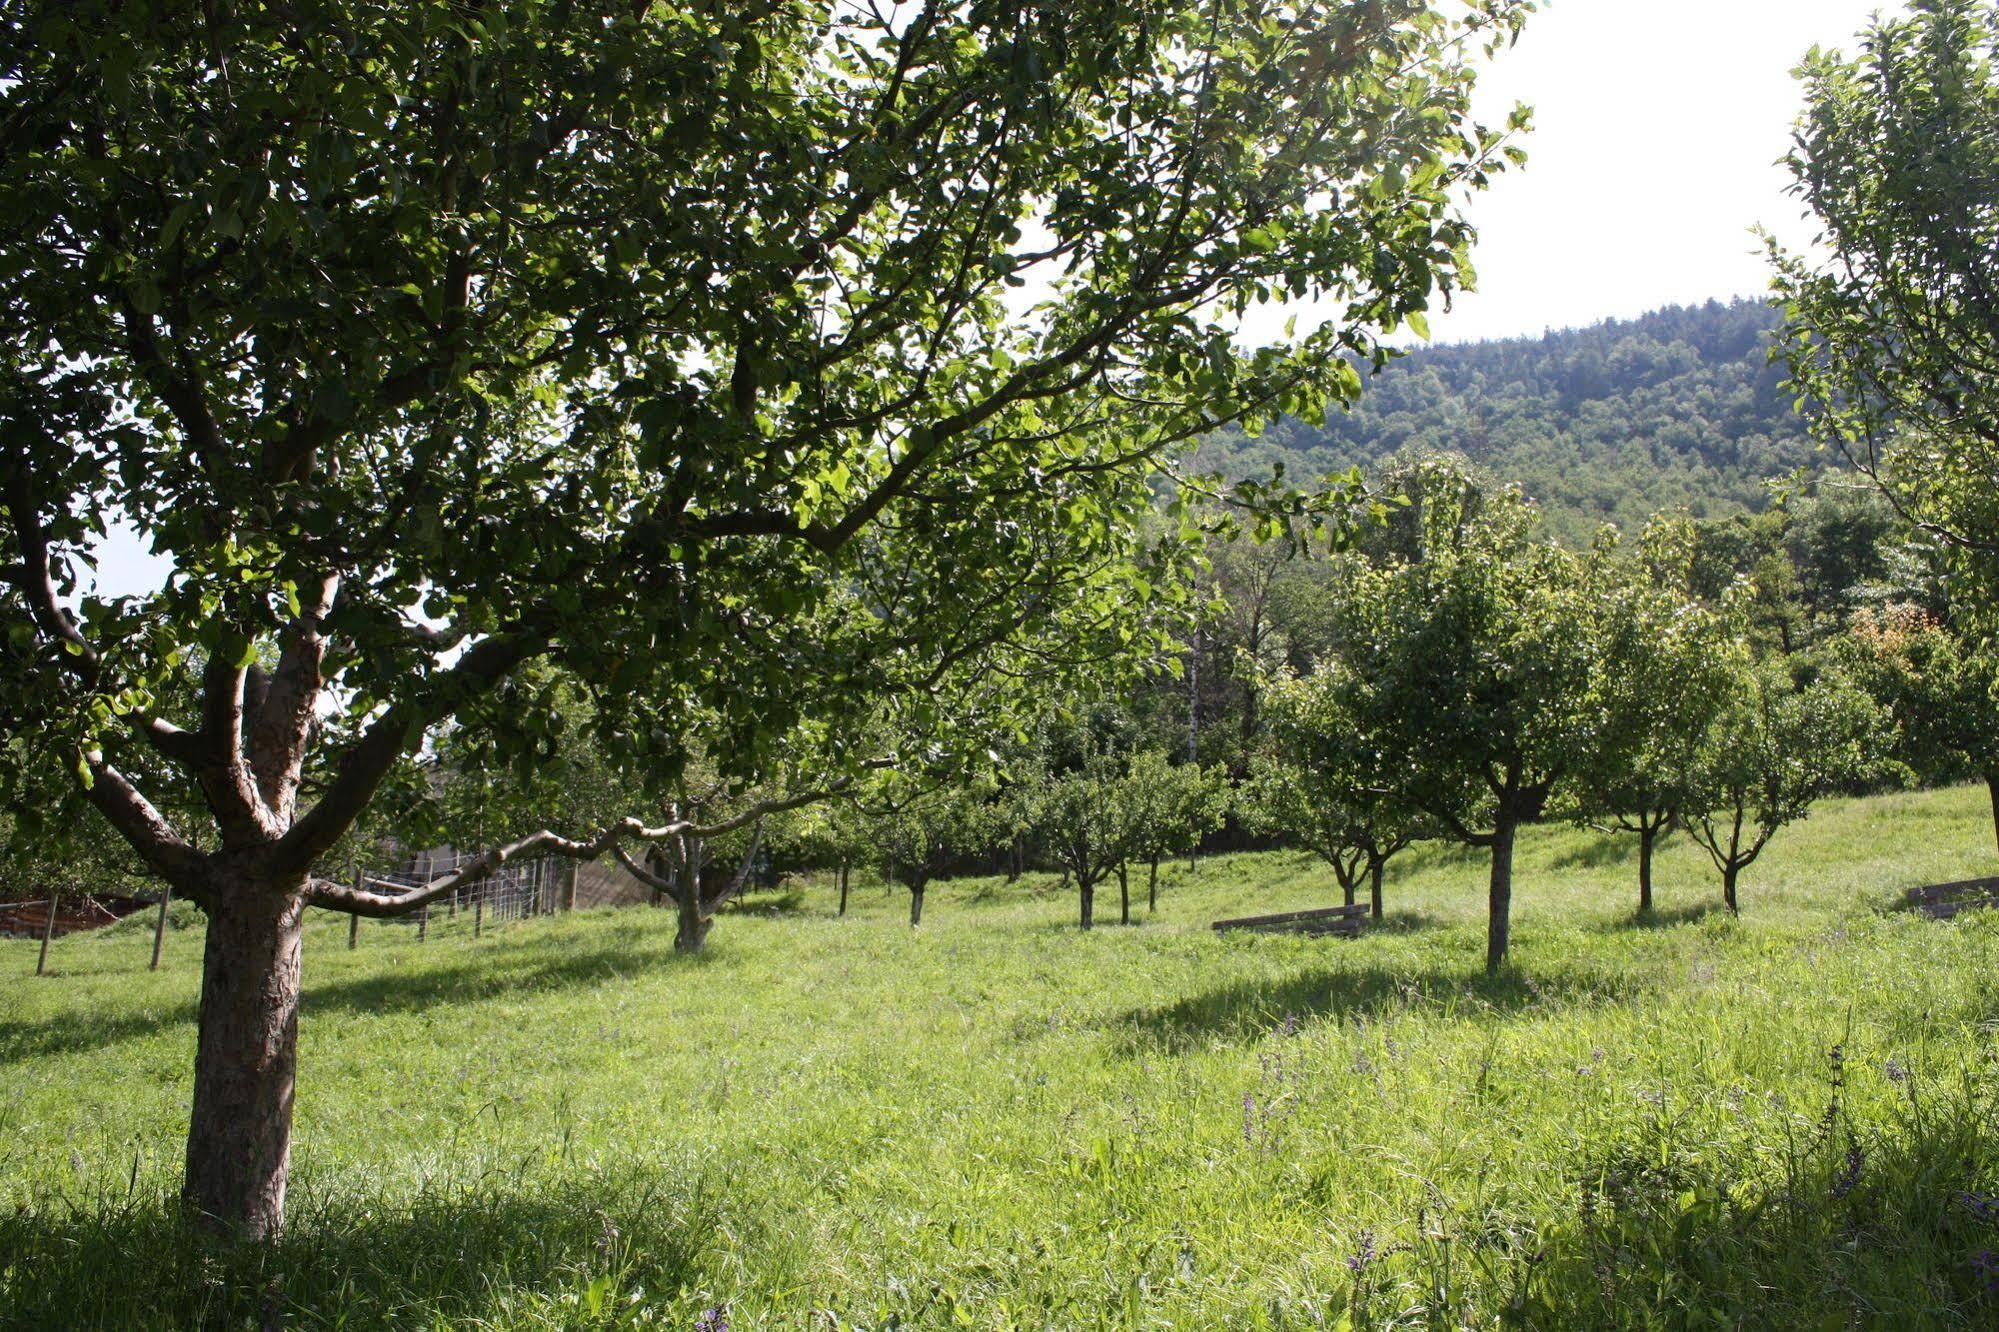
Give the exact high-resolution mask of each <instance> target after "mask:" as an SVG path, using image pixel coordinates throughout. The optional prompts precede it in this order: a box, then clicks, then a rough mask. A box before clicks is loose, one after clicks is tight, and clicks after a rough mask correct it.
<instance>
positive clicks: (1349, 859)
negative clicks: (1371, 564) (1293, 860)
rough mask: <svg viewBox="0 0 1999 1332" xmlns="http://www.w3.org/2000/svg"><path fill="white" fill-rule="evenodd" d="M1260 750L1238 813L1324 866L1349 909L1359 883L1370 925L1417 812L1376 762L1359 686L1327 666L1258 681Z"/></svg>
mask: <svg viewBox="0 0 1999 1332" xmlns="http://www.w3.org/2000/svg"><path fill="white" fill-rule="evenodd" d="M1257 689H1258V693H1259V694H1260V696H1261V697H1262V699H1263V707H1264V745H1263V747H1262V748H1261V749H1260V750H1259V752H1258V754H1257V756H1256V761H1255V764H1254V767H1253V769H1252V771H1251V776H1250V780H1249V782H1248V783H1247V785H1245V787H1244V788H1243V800H1242V808H1243V811H1244V814H1245V816H1246V817H1247V819H1248V822H1249V824H1250V826H1251V827H1252V828H1254V829H1256V830H1258V831H1262V832H1270V833H1288V834H1290V835H1291V836H1294V837H1296V838H1297V839H1298V840H1299V841H1301V842H1303V843H1304V844H1305V845H1306V846H1307V847H1308V848H1309V849H1311V850H1312V851H1313V852H1314V853H1315V854H1317V855H1318V856H1319V858H1320V859H1322V860H1324V861H1325V862H1326V863H1327V864H1328V865H1330V866H1332V869H1333V877H1334V878H1335V879H1337V880H1338V881H1339V885H1340V892H1341V894H1342V896H1343V898H1344V899H1345V903H1346V905H1348V906H1352V905H1353V904H1354V900H1355V897H1356V894H1357V892H1358V889H1359V886H1360V882H1361V880H1362V878H1363V877H1364V878H1366V879H1367V881H1368V900H1369V906H1370V908H1371V910H1372V914H1373V916H1374V919H1376V920H1380V919H1381V916H1382V901H1381V897H1382V877H1383V873H1384V871H1385V869H1386V867H1387V864H1388V861H1389V859H1390V857H1392V856H1394V855H1395V854H1396V853H1397V852H1399V851H1401V850H1402V849H1403V848H1404V847H1406V846H1408V845H1409V844H1410V842H1412V841H1413V840H1415V833H1416V827H1417V823H1416V816H1415V815H1414V813H1413V811H1412V810H1411V809H1410V807H1409V806H1408V804H1407V803H1406V799H1405V797H1404V796H1403V793H1402V792H1401V791H1400V790H1398V789H1397V788H1396V786H1394V785H1391V784H1390V783H1391V782H1392V778H1393V774H1392V773H1390V772H1388V771H1385V770H1384V768H1383V765H1382V763H1381V745H1380V737H1379V735H1378V733H1377V731H1376V729H1375V726H1374V725H1373V723H1374V722H1375V721H1377V720H1378V717H1377V716H1376V714H1375V711H1374V707H1373V705H1372V700H1370V699H1369V698H1368V697H1367V696H1366V690H1365V685H1364V684H1363V682H1362V681H1361V679H1360V677H1359V676H1358V675H1356V674H1355V673H1354V671H1353V669H1352V668H1351V667H1350V666H1348V665H1347V664H1346V663H1344V662H1341V661H1338V660H1333V661H1329V662H1327V663H1326V664H1325V665H1323V666H1321V667H1320V668H1319V669H1318V670H1317V671H1315V672H1314V673H1313V674H1311V675H1309V676H1298V675H1293V674H1289V673H1273V674H1269V675H1265V676H1263V677H1262V678H1261V679H1260V680H1259V681H1258V684H1257Z"/></svg>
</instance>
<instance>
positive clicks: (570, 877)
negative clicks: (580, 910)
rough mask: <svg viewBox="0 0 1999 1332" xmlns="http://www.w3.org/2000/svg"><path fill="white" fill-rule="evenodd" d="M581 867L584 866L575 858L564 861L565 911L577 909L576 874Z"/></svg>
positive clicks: (563, 887) (563, 897) (563, 902)
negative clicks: (574, 859)
mask: <svg viewBox="0 0 1999 1332" xmlns="http://www.w3.org/2000/svg"><path fill="white" fill-rule="evenodd" d="M581 869H582V866H580V865H578V864H577V863H576V862H575V861H573V860H569V861H564V862H563V870H562V909H563V910H564V911H574V910H575V909H576V876H577V873H578V872H579V871H580V870H581Z"/></svg>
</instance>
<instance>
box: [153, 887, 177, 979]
mask: <svg viewBox="0 0 1999 1332" xmlns="http://www.w3.org/2000/svg"><path fill="white" fill-rule="evenodd" d="M173 896H174V890H173V885H172V884H168V885H167V886H166V887H165V888H163V889H161V890H160V916H159V919H158V920H156V921H154V922H153V962H152V965H151V966H149V967H147V968H146V970H148V971H158V970H159V969H160V945H161V944H163V943H165V942H166V938H167V903H169V902H171V901H172V900H173Z"/></svg>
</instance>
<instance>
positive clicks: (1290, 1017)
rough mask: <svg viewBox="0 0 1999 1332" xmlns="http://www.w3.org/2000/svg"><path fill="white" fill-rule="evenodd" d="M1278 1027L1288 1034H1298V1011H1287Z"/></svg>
mask: <svg viewBox="0 0 1999 1332" xmlns="http://www.w3.org/2000/svg"><path fill="white" fill-rule="evenodd" d="M1277 1029H1278V1030H1279V1031H1280V1032H1282V1033H1283V1034H1284V1035H1286V1036H1296V1035H1297V1034H1298V1015H1297V1014H1296V1013H1286V1014H1285V1015H1284V1021H1283V1023H1282V1024H1280V1025H1279V1027H1278V1028H1277Z"/></svg>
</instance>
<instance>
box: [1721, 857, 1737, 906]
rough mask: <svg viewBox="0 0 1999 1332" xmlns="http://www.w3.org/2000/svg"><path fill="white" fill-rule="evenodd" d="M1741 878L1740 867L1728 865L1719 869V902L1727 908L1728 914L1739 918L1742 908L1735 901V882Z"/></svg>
mask: <svg viewBox="0 0 1999 1332" xmlns="http://www.w3.org/2000/svg"><path fill="white" fill-rule="evenodd" d="M1741 877H1742V866H1740V865H1736V864H1732V863H1731V864H1728V865H1724V866H1722V869H1721V900H1722V901H1723V902H1724V903H1726V904H1727V906H1728V914H1729V915H1731V916H1739V915H1741V914H1742V908H1741V907H1740V905H1738V904H1737V902H1736V900H1735V881H1736V880H1737V879H1739V878H1741Z"/></svg>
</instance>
